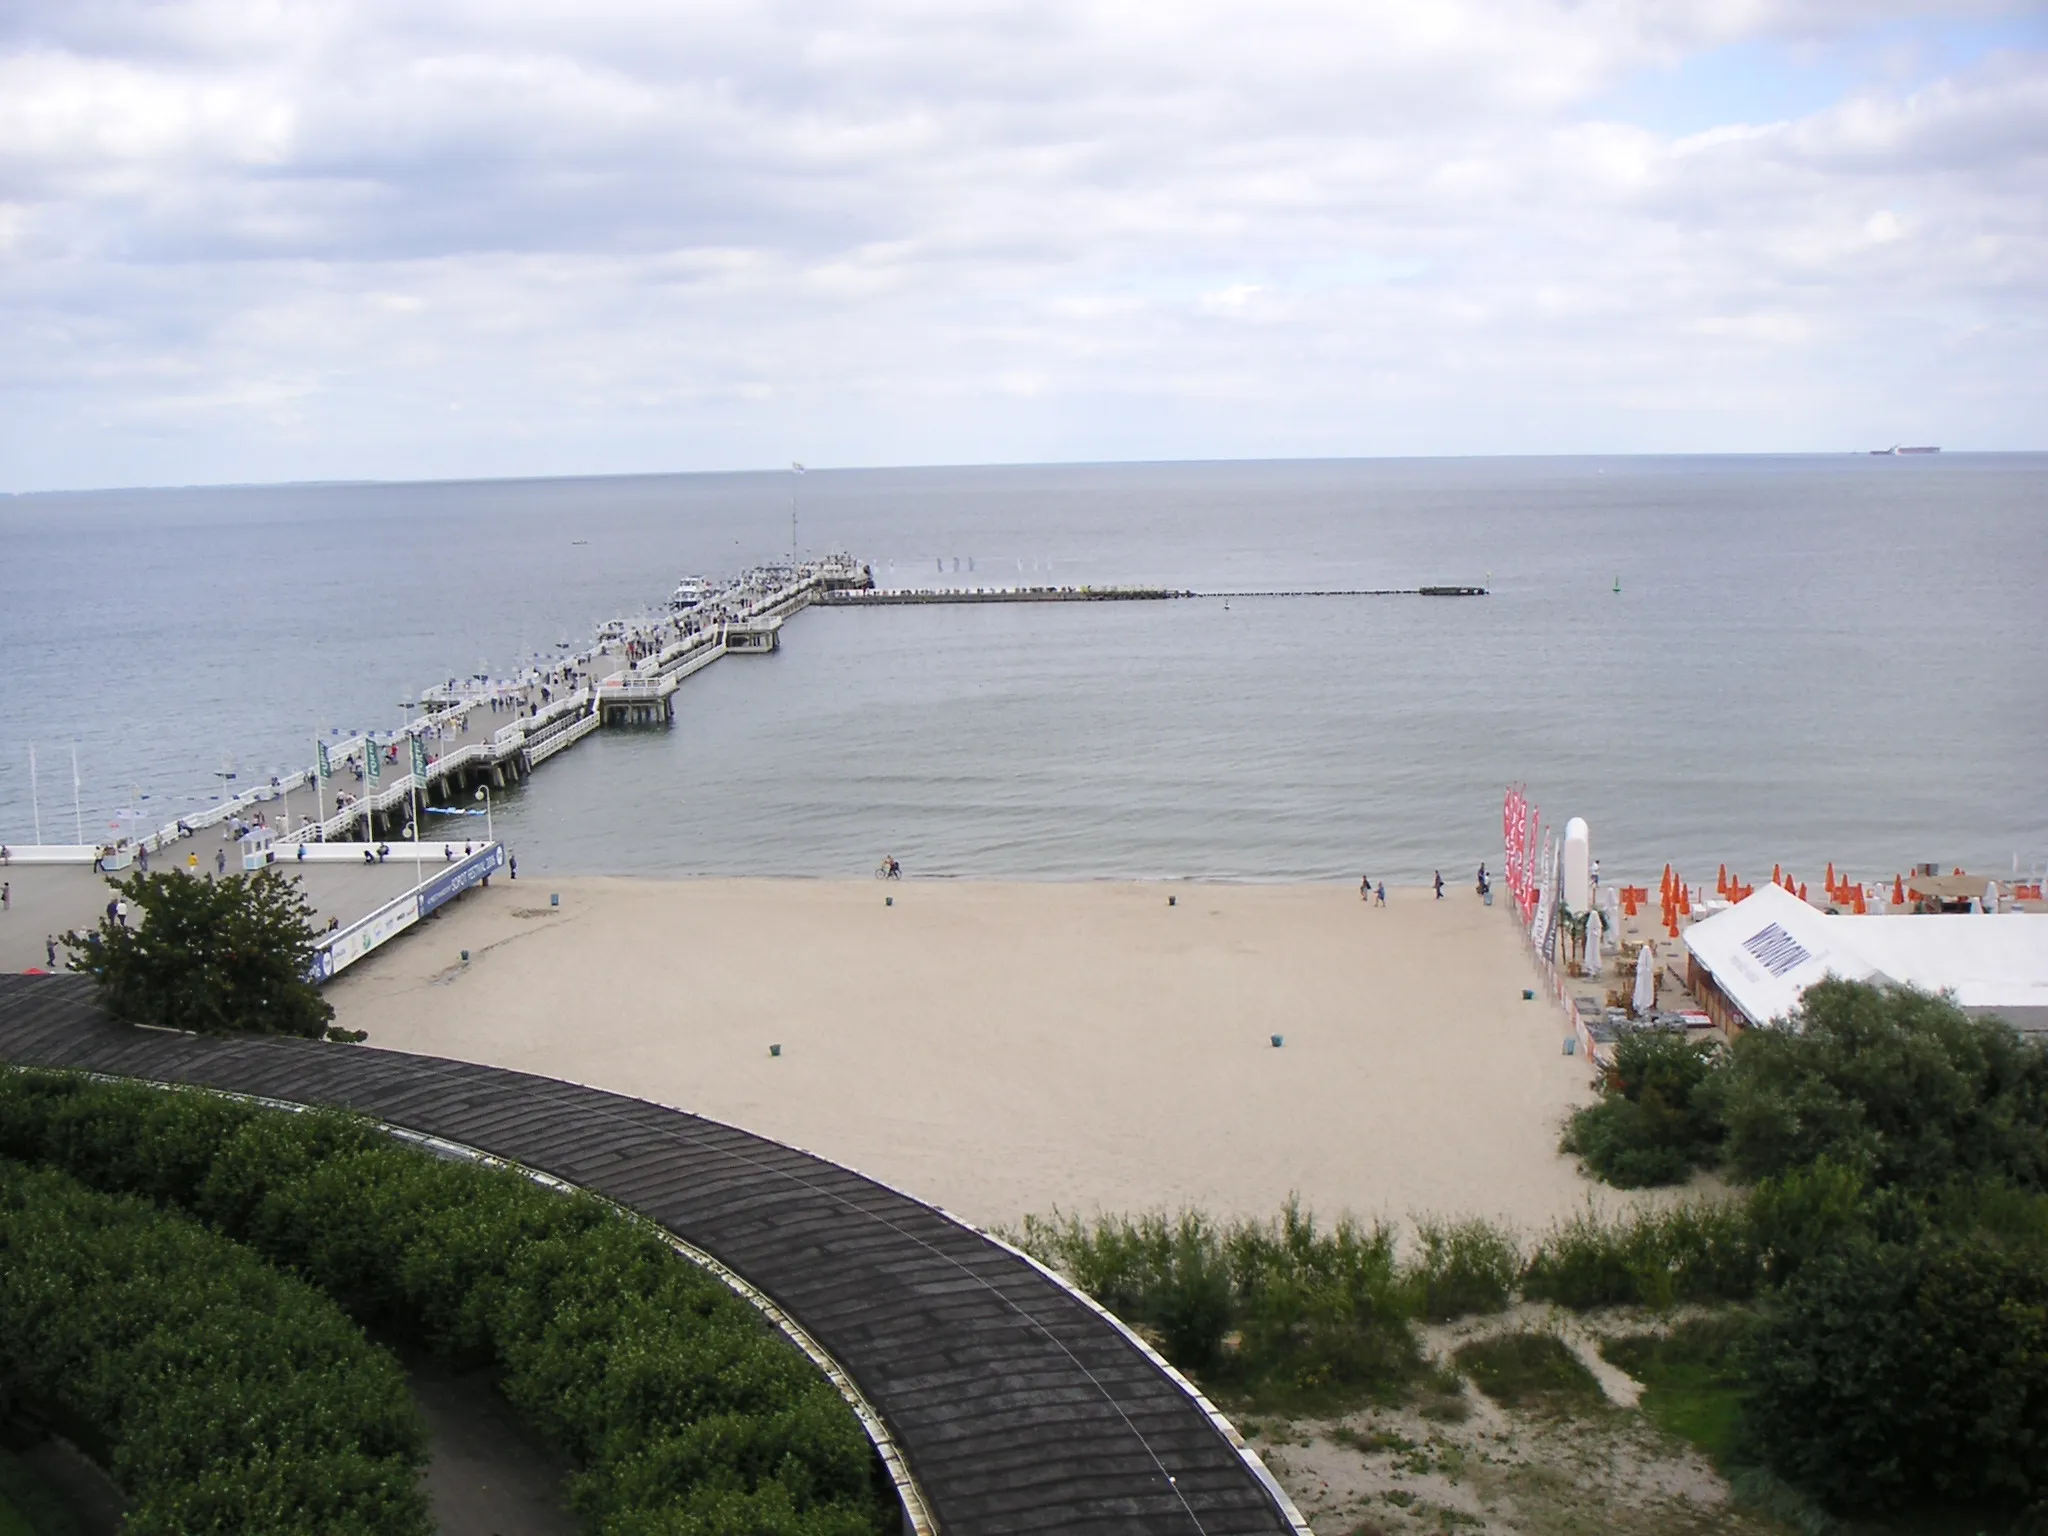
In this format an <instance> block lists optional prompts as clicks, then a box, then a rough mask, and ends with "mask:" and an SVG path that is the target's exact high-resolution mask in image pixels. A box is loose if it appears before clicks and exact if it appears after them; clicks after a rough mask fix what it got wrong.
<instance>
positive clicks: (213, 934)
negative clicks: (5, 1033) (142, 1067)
mask: <svg viewBox="0 0 2048 1536" xmlns="http://www.w3.org/2000/svg"><path fill="white" fill-rule="evenodd" d="M111 883H112V885H113V888H114V891H115V892H116V894H117V895H118V896H120V897H124V898H126V900H127V901H128V903H129V904H130V906H131V907H133V908H134V910H135V915H136V917H137V918H138V919H139V921H137V922H136V923H135V925H134V926H132V927H131V926H128V925H127V924H124V923H121V922H118V921H117V920H116V919H115V918H114V917H113V916H111V915H109V916H107V917H104V918H102V919H101V920H100V925H99V927H98V928H97V929H95V930H93V931H92V932H90V933H87V934H85V935H84V936H83V937H77V936H70V935H67V936H66V938H65V941H64V942H65V944H66V945H67V946H68V947H69V949H70V951H71V956H72V963H73V965H74V966H75V967H76V968H78V969H80V970H83V971H86V972H89V973H90V974H91V975H92V976H93V978H94V979H95V980H96V981H97V982H98V983H99V989H100V996H101V999H102V1000H103V1001H104V1002H105V1003H106V1006H107V1010H108V1012H110V1013H112V1014H113V1015H114V1016H115V1017H116V1018H121V1019H126V1020H128V1021H129V1022H131V1023H135V1024H156V1025H161V1026H163V1027H165V1028H168V1029H187V1030H194V1031H197V1032H199V1033H201V1034H211V1035H218V1034H231V1033H236V1032H248V1033H254V1034H273V1035H306V1036H314V1037H317V1036H318V1035H319V1034H320V1033H321V1031H322V1030H324V1029H325V1028H326V1027H327V1024H328V1021H329V1020H331V1019H332V1018H333V1017H334V1009H333V1008H332V1007H331V1006H329V1004H328V1003H327V1002H326V1000H325V999H323V998H322V997H321V996H320V993H319V991H318V990H317V989H316V988H315V987H314V986H313V984H312V982H311V981H310V980H309V979H308V972H309V970H310V968H311V966H312V963H313V940H314V929H313V909H312V908H311V907H310V906H308V905H307V904H306V901H305V898H304V897H303V896H302V895H301V894H300V893H299V888H298V885H297V883H296V882H295V881H289V880H286V879H285V878H284V877H283V876H282V875H280V874H278V873H277V871H275V870H273V869H261V870H258V871H256V872H255V873H254V874H250V875H230V876H228V877H226V878H225V879H220V880H204V879H197V878H194V877H193V876H191V875H188V874H185V873H184V872H183V871H181V870H171V871H168V872H166V871H158V872H156V873H154V874H147V875H144V874H137V875H135V876H132V877H131V878H129V879H127V880H120V881H114V882H111Z"/></svg>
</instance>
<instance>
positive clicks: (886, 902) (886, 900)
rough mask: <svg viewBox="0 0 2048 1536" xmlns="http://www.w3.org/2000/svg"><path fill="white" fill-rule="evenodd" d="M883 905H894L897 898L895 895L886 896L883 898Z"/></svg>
mask: <svg viewBox="0 0 2048 1536" xmlns="http://www.w3.org/2000/svg"><path fill="white" fill-rule="evenodd" d="M882 905H883V906H885V907H893V906H895V905H896V898H895V897H894V896H884V897H883V898H882Z"/></svg>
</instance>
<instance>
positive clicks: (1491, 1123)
mask: <svg viewBox="0 0 2048 1536" xmlns="http://www.w3.org/2000/svg"><path fill="white" fill-rule="evenodd" d="M551 892H559V894H560V896H561V906H560V907H559V908H554V907H551V906H550V905H549V900H548V898H549V895H550V893H551ZM1169 896H1172V897H1175V898H1176V899H1177V904H1176V905H1174V906H1171V907H1169V906H1168V904H1167V898H1168V897H1169ZM885 898H893V899H894V905H893V906H887V905H885V904H884V902H885ZM1388 901H1389V905H1388V906H1387V907H1385V908H1381V909H1375V908H1369V907H1368V906H1367V905H1366V904H1365V903H1363V902H1361V901H1360V900H1359V898H1358V893H1357V890H1356V889H1355V888H1347V887H1343V886H1335V885H1314V886H1251V885H1193V884H1109V883H1101V884H1089V883H1073V884H1050V883H1048V884H981V883H965V882H960V883H955V882H951V881H936V882H920V881H906V882H903V883H900V884H899V883H895V882H890V883H887V884H884V883H880V882H873V881H861V882H846V881H837V882H834V881H798V880H710V879H706V880H683V881H647V880H629V879H576V880H557V881H552V882H550V883H548V884H542V883H540V882H537V881H533V880H527V881H522V882H517V883H512V882H507V881H504V880H502V879H501V880H499V881H496V882H494V883H493V885H492V887H491V888H490V889H489V890H486V891H478V892H473V893H471V894H470V895H469V896H467V897H465V898H464V899H463V900H461V901H459V902H456V903H454V904H453V905H452V906H450V907H449V908H446V909H444V911H443V912H442V913H441V914H439V915H437V916H436V917H435V918H433V919H431V920H429V921H428V922H427V923H425V924H423V925H422V926H421V927H420V928H418V929H416V930H414V931H413V932H412V933H409V934H407V935H405V936H404V937H403V938H402V939H400V940H399V941H397V942H396V943H394V944H393V945H392V946H391V948H390V949H389V950H387V951H384V952H382V953H380V954H378V955H376V956H373V957H371V959H369V960H367V961H365V962H363V963H362V964H360V965H359V966H358V967H356V968H355V969H354V970H352V971H350V972H348V973H347V974H346V975H344V976H342V977H341V978H339V979H337V981H336V982H335V983H334V985H333V986H332V987H331V988H330V990H329V994H328V995H329V997H330V998H331V999H332V1001H333V1002H334V1004H335V1007H336V1010H337V1013H338V1018H337V1022H338V1023H340V1024H343V1025H346V1026H348V1027H350V1028H358V1029H366V1030H368V1031H369V1032H370V1038H371V1041H372V1043H373V1044H375V1045H379V1046H384V1047H389V1048H395V1049H398V1050H405V1051H419V1052H425V1053H429V1054H433V1055H439V1056H452V1057H457V1058H460V1059H463V1060H468V1061H478V1062H489V1063H493V1064H496V1065H500V1066H507V1067H515V1068H520V1069H522V1070H526V1071H532V1072H540V1073H546V1074H548V1075H551V1076H556V1077H562V1078H568V1079H572V1080H574V1081H577V1082H581V1083H588V1084H592V1085H594V1086H597V1087H602V1088H608V1089H611V1090H613V1091H616V1092H620V1093H626V1094H632V1095H636V1096H639V1097H642V1098H647V1099H652V1100H655V1101H657V1102H660V1103H663V1104H668V1105H673V1106H675V1107H677V1108H681V1109H687V1110H691V1111H693V1112H696V1113H699V1114H703V1115H708V1116H711V1117H712V1118H714V1119H718V1120H723V1121H727V1122H729V1123H731V1124H734V1125H739V1126H744V1127H745V1128H747V1129H748V1130H751V1131H756V1132H759V1133H761V1134H763V1135H766V1136H772V1137H776V1138H778V1139H780V1140H783V1141H787V1142H791V1143H793V1144H795V1145H797V1146H800V1147H805V1148H808V1149H810V1150H811V1151H814V1152H817V1153H819V1154H821V1155H823V1156H826V1157H829V1158H832V1159H835V1160H837V1161H839V1162H842V1163H846V1164H848V1165H850V1166H852V1167H854V1168H857V1169H859V1170H861V1171H862V1172H864V1173H867V1174H870V1175H872V1176H874V1177H876V1178H879V1179H882V1180H885V1181H886V1182H888V1183H890V1184H893V1185H896V1186H897V1187H899V1188H901V1189H904V1190H906V1191H908V1192H910V1193H912V1194H914V1195H917V1196H919V1197H922V1198H924V1199H927V1200H931V1201H933V1202H935V1203H937V1204H939V1205H941V1206H943V1207H945V1208H946V1209H947V1210H949V1211H952V1212H954V1213H955V1214H957V1215H959V1216H962V1217H965V1218H966V1219H968V1220H970V1221H973V1222H976V1223H979V1224H983V1225H990V1224H1014V1223H1015V1222H1017V1221H1018V1220H1019V1219H1020V1218H1021V1217H1022V1216H1023V1215H1024V1214H1025V1213H1026V1212H1039V1213H1044V1212H1048V1211H1050V1210H1052V1209H1053V1208H1054V1207H1058V1208H1060V1209H1061V1210H1065V1211H1070V1212H1078V1213H1082V1214H1088V1213H1093V1212H1095V1211H1098V1210H1107V1211H1137V1210H1146V1209H1158V1208H1162V1207H1163V1208H1168V1209H1174V1208H1178V1207H1180V1206H1182V1205H1183V1204H1192V1205H1196V1206H1200V1207H1203V1208H1206V1209H1208V1210H1210V1211H1212V1212H1217V1213H1237V1214H1246V1215H1270V1214H1271V1213H1273V1212H1274V1211H1275V1210H1276V1209H1278V1207H1279V1206H1280V1204H1281V1202H1283V1201H1284V1200H1286V1199H1287V1198H1288V1196H1289V1195H1290V1194H1295V1195H1299V1196H1300V1198H1301V1200H1302V1202H1303V1204H1304V1205H1305V1206H1306V1207H1307V1208H1309V1209H1311V1210H1313V1211H1315V1212H1316V1213H1318V1214H1319V1215H1324V1216H1334V1215H1335V1214H1337V1213H1338V1212H1341V1211H1349V1212H1351V1213H1354V1214H1356V1215H1359V1216H1363V1217H1379V1216H1385V1217H1390V1218H1394V1219H1397V1220H1398V1219H1402V1218H1405V1217H1407V1216H1409V1215H1411V1214H1413V1213H1438V1214H1445V1215H1483V1216H1488V1217H1493V1218H1504V1219H1506V1220H1508V1221H1510V1222H1513V1223H1515V1224H1517V1225H1518V1226H1520V1227H1521V1228H1523V1229H1525V1230H1529V1229H1535V1228H1540V1227H1542V1226H1545V1225H1547V1224H1548V1223H1549V1222H1550V1221H1551V1220H1552V1219H1554V1218H1556V1217H1559V1216H1562V1215H1568V1214H1570V1213H1571V1212H1573V1211H1575V1210H1579V1209H1583V1208H1584V1206H1585V1204H1586V1201H1587V1199H1588V1197H1589V1195H1591V1196H1593V1197H1594V1198H1595V1199H1596V1201H1597V1202H1598V1203H1601V1204H1603V1205H1604V1204H1608V1203H1611V1202H1612V1201H1614V1200H1615V1199H1616V1198H1617V1197H1615V1196H1614V1195H1613V1194H1612V1193H1611V1192H1606V1191H1596V1187H1595V1186H1594V1185H1592V1184H1591V1183H1589V1182H1588V1181H1587V1180H1585V1179H1584V1178H1582V1177H1581V1176H1580V1175H1579V1174H1578V1173H1577V1171H1576V1169H1575V1167H1574V1165H1573V1162H1572V1160H1571V1159H1569V1158H1567V1157H1564V1156H1561V1155H1560V1154H1559V1153H1558V1151H1557V1137H1558V1128H1559V1124H1560V1122H1561V1120H1562V1119H1563V1117H1564V1115H1565V1114H1566V1113H1567V1112H1568V1111H1569V1110H1570V1109H1572V1108H1574V1107H1576V1106H1578V1105H1581V1104H1584V1103H1587V1102H1589V1099H1590V1093H1589V1088H1588V1077H1587V1069H1586V1065H1585V1062H1584V1060H1583V1059H1582V1058H1580V1057H1577V1056H1569V1057H1568V1056H1565V1055H1564V1054H1563V1051H1562V1042H1563V1040H1564V1037H1565V1034H1566V1026H1565V1023H1564V1020H1563V1018H1562V1016H1561V1015H1560V1013H1559V1012H1558V1011H1557V1009H1556V1008H1555V1007H1554V1006H1553V1005H1551V1004H1550V1003H1548V1002H1544V1001H1541V1000H1538V1001H1535V1002H1526V1001H1524V1000H1523V998H1522V989H1523V988H1524V987H1527V986H1533V985H1534V984H1535V976H1534V971H1533V968H1532V966H1531V964H1530V962H1529V961H1528V959H1527V958H1526V957H1525V954H1524V951H1523V947H1522V943H1521V940H1520V938H1519V936H1518V934H1517V931H1516V928H1515V925H1514V922H1513V919H1512V918H1511V917H1510V916H1509V911H1508V908H1507V906H1506V904H1505V903H1503V904H1501V905H1497V906H1494V907H1492V908H1488V907H1485V906H1483V905H1482V904H1481V903H1480V902H1479V900H1478V899H1477V897H1476V896H1474V895H1473V893H1472V892H1471V890H1470V888H1469V887H1462V888H1453V889H1452V890H1450V891H1447V893H1446V896H1445V899H1444V900H1442V901H1435V900H1432V899H1431V896H1430V893H1429V892H1428V891H1427V890H1402V891H1398V892H1394V891H1390V892H1389V895H1388ZM464 949H467V950H468V951H470V956H471V958H470V960H469V962H468V963H467V964H463V963H462V962H461V961H460V960H459V959H458V955H459V952H460V951H461V950H464ZM1274 1034H1281V1035H1284V1036H1285V1045H1284V1046H1283V1047H1282V1048H1280V1049H1277V1050H1276V1049H1274V1048H1273V1046H1272V1045H1271V1044H1270V1041H1269V1037H1270V1036H1272V1035H1274ZM771 1044H779V1045H780V1046H781V1048H782V1054H781V1055H780V1056H779V1057H771V1056H770V1054H769V1047H770V1045H771Z"/></svg>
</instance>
